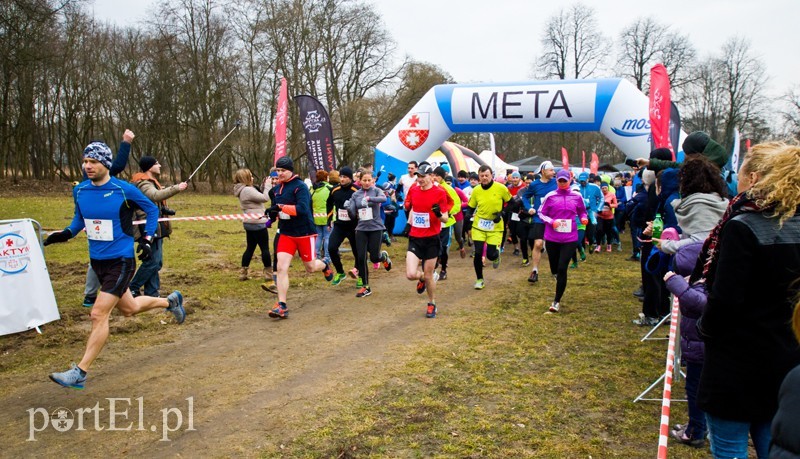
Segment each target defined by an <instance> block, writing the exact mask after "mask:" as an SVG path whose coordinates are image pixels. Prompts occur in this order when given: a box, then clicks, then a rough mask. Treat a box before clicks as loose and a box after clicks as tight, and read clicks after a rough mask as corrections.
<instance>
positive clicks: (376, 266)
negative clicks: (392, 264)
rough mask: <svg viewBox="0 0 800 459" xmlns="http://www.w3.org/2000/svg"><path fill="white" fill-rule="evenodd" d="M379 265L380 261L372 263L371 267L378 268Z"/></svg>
mask: <svg viewBox="0 0 800 459" xmlns="http://www.w3.org/2000/svg"><path fill="white" fill-rule="evenodd" d="M380 266H381V265H380V263H372V269H378V268H379V267H380Z"/></svg>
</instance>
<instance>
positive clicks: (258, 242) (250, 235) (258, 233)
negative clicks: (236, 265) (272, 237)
mask: <svg viewBox="0 0 800 459" xmlns="http://www.w3.org/2000/svg"><path fill="white" fill-rule="evenodd" d="M245 233H247V248H246V249H244V253H243V254H242V267H243V268H247V267H248V266H250V260H252V259H253V254H254V253H255V252H256V246H258V248H259V249H261V263H263V264H264V267H265V268H269V262H270V258H272V257H270V255H269V233H268V232H267V229H266V228H261V229H260V230H255V231H253V230H245Z"/></svg>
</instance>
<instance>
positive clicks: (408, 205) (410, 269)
mask: <svg viewBox="0 0 800 459" xmlns="http://www.w3.org/2000/svg"><path fill="white" fill-rule="evenodd" d="M416 174H417V183H416V184H417V186H415V187H411V188H410V189H409V191H408V195H406V200H405V203H404V204H403V206H404V208H405V211H406V213H407V214H408V215H410V220H411V229H410V230H409V234H408V252H406V278H408V280H412V281H417V293H419V294H422V293H423V292H425V290H427V291H428V305H427V309H426V311H425V317H427V318H429V319H432V318H434V317H436V313H437V312H438V310H437V308H436V299H435V296H434V293H435V292H434V288H435V285H436V279H435V277H434V268H435V267H436V259H437V258H438V257H439V250H440V242H439V232H440V230H441V224H442V223H445V222H447V220H448V219H449V215H448V212H449V211H450V208H449V207H448V206H449V204H448V199H447V192H446V191H444V190H443V189H442V188H441V187H438V186H434V185H433V178H432V177H431V175H432V174H433V168H432V167H431V165H430V164H428V163H424V162H423V163H422V164H420V166H419V168H418V169H417V171H416ZM420 262H422V272H420V271H419V264H420Z"/></svg>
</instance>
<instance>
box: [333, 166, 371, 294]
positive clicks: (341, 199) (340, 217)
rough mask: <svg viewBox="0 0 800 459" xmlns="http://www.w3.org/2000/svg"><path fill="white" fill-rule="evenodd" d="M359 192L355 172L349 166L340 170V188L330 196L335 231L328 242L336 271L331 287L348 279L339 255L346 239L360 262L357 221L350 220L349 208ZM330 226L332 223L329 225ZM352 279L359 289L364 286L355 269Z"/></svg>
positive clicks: (334, 190)
mask: <svg viewBox="0 0 800 459" xmlns="http://www.w3.org/2000/svg"><path fill="white" fill-rule="evenodd" d="M356 191H358V190H357V189H356V187H355V185H353V170H352V169H350V168H349V167H348V166H344V167H342V168H341V169H340V170H339V186H337V187H336V188H334V189H333V190H331V194H330V196H328V203H327V208H328V214H329V215H331V217H330V221H332V222H333V229H332V230H331V237H330V240H329V241H328V252H329V253H330V256H331V263H333V267H334V268H335V269H336V274H335V275H334V276H333V280H331V285H333V286H336V285H339V284H341V283H342V281H343V280H344V279H345V277H347V276H346V275H345V273H344V266H342V256H341V254H340V253H339V247H340V246H341V245H342V242H344V240H345V239H347V240H348V242H349V243H350V248H351V250H352V251H353V257H354V258H355V259H356V260H358V251H357V247H356V224H357V223H358V222H357V221H356V220H355V219H353V218H350V213H349V212H348V210H347V209H348V207H350V199H351V198H352V197H353V193H355V192H356ZM329 225H330V223H329ZM349 274H350V277H352V278H353V279H356V285H357V286H358V288H361V287H362V286H363V283H362V281H361V278H360V277H359V276H358V269H356V268H355V267H353V268H352V269H351V270H350V271H349Z"/></svg>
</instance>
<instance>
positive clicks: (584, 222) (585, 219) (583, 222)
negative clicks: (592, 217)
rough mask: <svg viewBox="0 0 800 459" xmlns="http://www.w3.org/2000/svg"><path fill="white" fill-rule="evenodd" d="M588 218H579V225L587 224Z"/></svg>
mask: <svg viewBox="0 0 800 459" xmlns="http://www.w3.org/2000/svg"><path fill="white" fill-rule="evenodd" d="M588 224H589V219H588V218H581V225H588Z"/></svg>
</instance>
